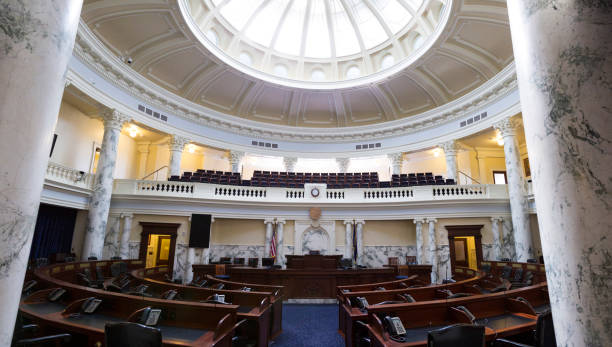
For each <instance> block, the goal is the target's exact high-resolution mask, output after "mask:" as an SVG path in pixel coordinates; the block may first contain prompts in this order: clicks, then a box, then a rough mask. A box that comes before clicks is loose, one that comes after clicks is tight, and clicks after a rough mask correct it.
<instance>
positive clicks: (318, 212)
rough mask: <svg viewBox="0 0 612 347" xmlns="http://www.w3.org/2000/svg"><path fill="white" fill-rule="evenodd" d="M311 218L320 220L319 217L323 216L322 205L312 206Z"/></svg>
mask: <svg viewBox="0 0 612 347" xmlns="http://www.w3.org/2000/svg"><path fill="white" fill-rule="evenodd" d="M310 218H311V219H312V220H319V218H321V208H320V207H311V208H310Z"/></svg>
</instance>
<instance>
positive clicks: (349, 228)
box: [344, 220, 353, 259]
mask: <svg viewBox="0 0 612 347" xmlns="http://www.w3.org/2000/svg"><path fill="white" fill-rule="evenodd" d="M344 238H345V239H344V257H345V258H347V259H353V221H352V220H345V221H344Z"/></svg>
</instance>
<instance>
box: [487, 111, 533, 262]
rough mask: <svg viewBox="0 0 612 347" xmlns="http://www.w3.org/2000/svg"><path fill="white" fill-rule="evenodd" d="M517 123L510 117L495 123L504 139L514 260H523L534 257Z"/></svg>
mask: <svg viewBox="0 0 612 347" xmlns="http://www.w3.org/2000/svg"><path fill="white" fill-rule="evenodd" d="M517 126H518V124H517V123H516V122H515V121H513V120H512V119H511V118H505V119H503V120H502V121H500V122H498V123H496V124H495V128H496V129H498V130H499V132H500V133H501V135H502V137H503V139H504V156H505V158H506V176H507V177H508V194H509V197H510V211H511V212H512V226H513V228H514V232H513V234H514V249H515V251H516V259H515V260H516V261H521V262H525V261H527V259H529V258H533V257H534V251H533V242H532V240H531V227H530V224H529V208H528V204H527V203H528V202H527V191H526V182H525V178H524V176H523V170H522V165H521V155H520V153H519V148H518V143H517V139H516V129H517Z"/></svg>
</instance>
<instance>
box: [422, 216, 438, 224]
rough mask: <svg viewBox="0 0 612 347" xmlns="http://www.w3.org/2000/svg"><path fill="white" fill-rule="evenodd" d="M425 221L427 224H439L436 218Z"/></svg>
mask: <svg viewBox="0 0 612 347" xmlns="http://www.w3.org/2000/svg"><path fill="white" fill-rule="evenodd" d="M425 221H426V222H427V223H437V222H438V220H437V219H435V218H433V217H431V218H426V219H425Z"/></svg>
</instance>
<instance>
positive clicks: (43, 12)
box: [0, 0, 82, 346]
mask: <svg viewBox="0 0 612 347" xmlns="http://www.w3.org/2000/svg"><path fill="white" fill-rule="evenodd" d="M81 5H82V1H78V0H71V1H69V0H53V1H51V0H48V1H19V0H6V1H3V2H2V15H1V17H2V22H3V28H4V27H6V28H11V29H10V30H9V31H6V30H0V43H1V46H2V48H1V49H0V76H2V78H1V79H0V100H2V102H0V115H1V116H0V187H2V191H1V193H0V293H2V295H0V307H2V310H0V346H9V345H10V344H11V339H12V335H13V327H14V324H15V316H16V314H17V307H18V305H19V298H20V296H21V287H22V285H23V278H24V275H25V271H26V266H27V263H28V256H29V253H30V247H31V242H32V235H33V233H34V226H35V224H36V216H37V213H38V206H39V204H40V195H41V192H42V187H43V181H44V177H45V172H46V169H47V162H48V161H49V149H50V148H51V142H52V140H53V129H54V128H55V123H56V122H57V114H58V112H59V108H60V102H61V99H62V93H63V91H64V77H65V73H66V66H67V64H68V60H69V59H70V58H71V56H72V55H71V54H72V48H73V45H74V38H75V36H76V30H77V26H78V24H79V15H80V12H81Z"/></svg>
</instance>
